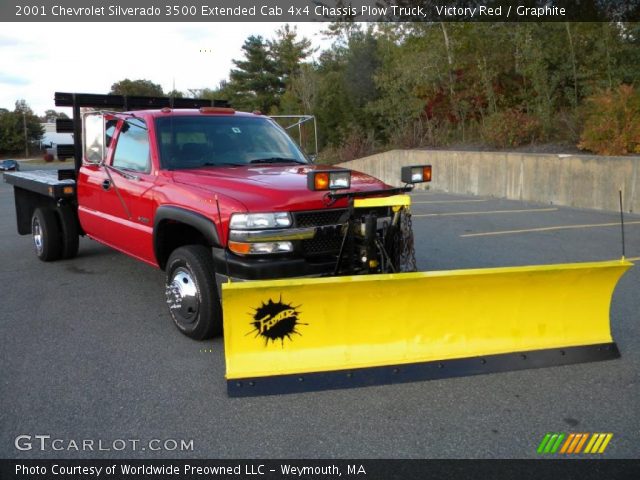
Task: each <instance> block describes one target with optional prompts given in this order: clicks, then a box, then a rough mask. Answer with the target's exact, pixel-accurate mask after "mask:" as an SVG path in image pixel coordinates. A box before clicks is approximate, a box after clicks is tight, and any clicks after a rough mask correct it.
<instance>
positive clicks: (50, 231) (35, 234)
mask: <svg viewBox="0 0 640 480" xmlns="http://www.w3.org/2000/svg"><path fill="white" fill-rule="evenodd" d="M31 236H32V238H33V245H34V247H35V250H36V255H37V256H38V258H39V259H40V260H42V261H43V262H53V261H54V260H58V259H59V258H60V256H61V255H62V235H61V233H60V227H59V226H58V219H57V218H56V213H55V210H53V209H51V208H36V209H35V211H34V212H33V216H32V217H31Z"/></svg>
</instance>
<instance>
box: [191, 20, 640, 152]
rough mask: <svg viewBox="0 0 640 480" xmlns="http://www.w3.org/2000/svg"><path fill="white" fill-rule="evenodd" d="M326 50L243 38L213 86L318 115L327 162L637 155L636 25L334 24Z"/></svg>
mask: <svg viewBox="0 0 640 480" xmlns="http://www.w3.org/2000/svg"><path fill="white" fill-rule="evenodd" d="M326 34H327V35H330V36H331V37H333V40H334V41H333V43H332V46H331V47H330V48H328V49H327V50H325V51H322V52H320V53H319V55H318V56H317V58H316V59H314V60H312V59H311V54H312V49H311V43H310V42H309V41H308V40H307V39H305V38H299V37H298V35H297V33H296V31H295V29H290V28H289V27H288V26H285V27H284V28H282V29H280V30H279V31H277V32H276V35H275V37H274V38H273V39H267V40H265V39H263V38H261V37H256V36H252V37H249V38H248V39H247V40H246V41H245V43H244V45H243V58H241V59H236V60H234V62H233V63H234V68H233V69H232V70H231V72H230V73H229V78H228V80H226V81H224V82H222V83H221V84H220V85H219V86H218V87H217V88H215V89H212V90H207V89H205V90H202V91H194V92H191V93H199V94H202V95H205V96H213V97H222V98H227V99H229V100H230V101H231V103H232V104H233V105H234V106H236V107H238V108H241V109H245V110H255V109H257V110H260V111H262V112H264V113H270V114H276V113H278V114H289V113H304V114H313V115H315V116H316V118H317V120H318V124H319V125H318V131H319V134H320V144H321V146H322V148H323V156H324V157H325V159H328V160H345V159H349V158H355V157H358V156H361V155H366V154H368V153H371V152H374V151H377V150H381V149H388V148H394V147H402V148H416V147H418V148H419V147H444V146H451V145H454V146H455V145H459V144H466V145H479V146H480V147H493V148H495V147H498V148H512V147H517V146H519V145H524V144H531V143H553V144H560V145H566V146H572V147H575V146H578V147H579V148H582V149H585V150H588V151H594V152H598V153H605V154H628V153H640V93H639V92H638V87H639V85H638V82H639V81H640V25H638V24H625V23H521V24H520V23H404V24H403V23H383V24H377V25H372V24H370V25H368V26H362V25H360V24H354V23H333V24H330V25H329V27H328V29H327V32H326Z"/></svg>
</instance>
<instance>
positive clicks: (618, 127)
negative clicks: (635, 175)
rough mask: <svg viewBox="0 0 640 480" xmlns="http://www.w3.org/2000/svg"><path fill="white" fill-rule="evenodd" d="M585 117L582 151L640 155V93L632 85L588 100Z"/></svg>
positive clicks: (580, 144) (579, 146)
mask: <svg viewBox="0 0 640 480" xmlns="http://www.w3.org/2000/svg"><path fill="white" fill-rule="evenodd" d="M584 115H585V122H584V129H583V130H582V135H581V136H580V143H579V144H578V148H580V149H583V150H589V151H592V152H595V153H597V154H600V155H626V154H630V153H631V154H633V153H640V92H636V91H634V89H633V87H632V86H631V85H620V86H619V87H618V88H617V89H615V90H613V91H611V90H609V91H605V92H600V93H597V94H595V95H592V96H591V97H589V98H587V100H586V102H585V113H584Z"/></svg>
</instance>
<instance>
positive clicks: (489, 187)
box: [340, 150, 640, 213]
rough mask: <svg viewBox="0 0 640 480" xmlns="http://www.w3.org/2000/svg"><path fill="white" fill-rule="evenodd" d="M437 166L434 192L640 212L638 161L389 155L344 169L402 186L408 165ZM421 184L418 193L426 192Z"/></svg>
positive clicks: (504, 155) (503, 155) (536, 156)
mask: <svg viewBox="0 0 640 480" xmlns="http://www.w3.org/2000/svg"><path fill="white" fill-rule="evenodd" d="M420 164H431V165H433V180H432V182H431V188H433V189H434V190H438V191H443V192H450V193H459V194H471V195H488V196H494V197H500V198H508V199H512V200H523V201H531V202H539V203H549V204H553V205H565V206H570V207H578V208H591V209H597V210H611V211H617V210H618V209H619V203H618V202H619V200H618V191H619V190H622V192H623V201H624V210H625V211H626V212H635V213H638V212H640V157H638V156H630V157H602V156H595V155H563V154H561V155H558V154H534V153H513V152H464V151H447V150H390V151H388V152H384V153H380V154H377V155H372V156H369V157H364V158H359V159H357V160H352V161H350V162H344V163H342V164H340V165H341V166H344V167H347V168H351V169H354V170H359V171H362V172H365V173H369V174H371V175H374V176H376V177H378V178H380V179H381V180H383V181H385V182H386V183H388V184H389V185H396V186H398V185H399V182H400V168H401V167H402V166H404V165H420ZM424 185H425V184H419V186H418V188H425V187H424Z"/></svg>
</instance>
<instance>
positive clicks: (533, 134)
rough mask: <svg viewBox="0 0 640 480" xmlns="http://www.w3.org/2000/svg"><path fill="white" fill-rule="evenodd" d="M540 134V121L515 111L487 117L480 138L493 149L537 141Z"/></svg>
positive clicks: (506, 111) (505, 111)
mask: <svg viewBox="0 0 640 480" xmlns="http://www.w3.org/2000/svg"><path fill="white" fill-rule="evenodd" d="M541 134H542V124H541V122H540V120H539V119H538V118H537V117H535V116H533V115H530V114H528V113H524V112H521V111H519V110H516V109H511V110H504V111H502V112H497V113H494V114H492V115H489V116H488V117H487V118H485V120H484V125H483V126H482V136H483V138H484V139H485V141H486V142H487V143H489V144H490V145H492V146H494V147H500V148H506V147H518V146H520V145H524V144H527V143H533V142H535V141H536V140H539V139H540V137H541Z"/></svg>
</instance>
